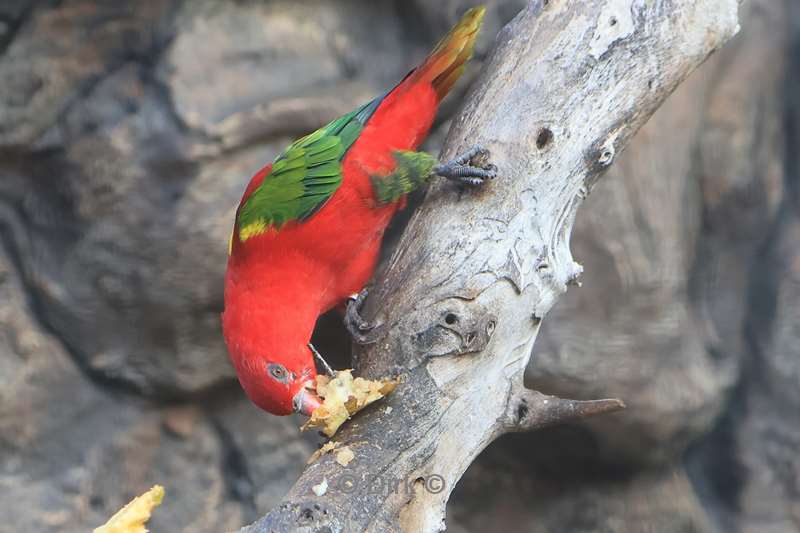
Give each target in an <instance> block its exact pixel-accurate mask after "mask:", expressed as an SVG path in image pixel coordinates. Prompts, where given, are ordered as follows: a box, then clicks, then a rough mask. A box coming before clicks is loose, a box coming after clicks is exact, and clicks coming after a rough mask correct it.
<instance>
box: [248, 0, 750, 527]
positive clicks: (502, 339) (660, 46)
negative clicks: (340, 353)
mask: <svg viewBox="0 0 800 533" xmlns="http://www.w3.org/2000/svg"><path fill="white" fill-rule="evenodd" d="M738 4H739V2H738V1H737V0H659V1H644V0H586V1H583V2H568V1H564V0H536V1H533V2H531V4H530V5H529V6H528V7H527V8H526V9H525V10H523V11H522V12H521V13H520V14H519V15H518V16H517V17H516V18H515V19H514V20H513V21H512V22H511V23H509V25H508V26H507V27H506V28H504V29H503V31H502V32H501V33H500V35H499V37H498V39H497V43H496V46H495V49H494V51H493V53H492V54H491V56H490V57H489V58H488V60H487V61H486V65H485V67H484V70H483V72H482V74H481V75H480V77H479V79H478V80H477V82H476V83H475V86H474V88H473V90H472V92H471V93H470V95H469V96H468V98H467V101H466V105H465V107H464V109H463V111H462V112H461V113H460V115H459V116H458V118H457V119H456V120H455V121H454V124H453V127H452V129H451V131H450V134H449V137H448V141H447V143H446V146H445V149H444V150H443V154H442V159H443V160H446V159H448V158H450V157H452V156H453V155H455V154H456V153H459V152H461V151H463V150H464V149H466V148H468V147H469V146H470V145H474V144H482V145H484V146H486V147H488V148H489V149H490V150H491V151H492V154H493V163H495V164H496V165H497V166H498V168H499V174H500V177H499V178H498V179H496V180H495V181H494V182H492V183H490V184H489V185H488V186H486V187H485V188H483V189H481V190H478V191H458V190H456V189H455V188H454V187H453V185H451V184H447V183H437V184H434V185H433V186H432V187H431V190H430V191H429V193H428V195H427V198H426V200H425V202H424V204H423V206H422V207H421V208H420V209H419V211H418V212H417V213H415V215H414V217H413V219H412V221H411V223H410V224H409V226H408V228H407V229H406V231H405V233H404V235H403V238H402V240H401V242H400V244H399V245H398V247H397V250H396V251H395V253H394V255H393V257H392V258H391V260H390V261H389V262H388V263H387V264H386V265H385V268H384V269H383V270H382V272H381V273H380V274H379V276H378V277H377V284H376V287H375V289H374V290H373V291H372V294H371V295H370V297H369V298H368V300H367V309H366V312H365V316H366V318H368V319H371V320H377V321H379V322H382V323H384V324H385V325H386V327H385V328H384V329H383V332H382V336H381V337H380V338H379V340H378V341H377V342H376V343H374V344H372V345H369V346H367V347H365V348H363V349H361V350H360V351H359V352H358V353H357V358H356V369H357V370H358V371H359V372H360V373H361V374H362V375H365V376H368V377H373V378H375V377H382V376H386V375H389V374H396V373H397V374H400V375H402V376H403V380H404V382H403V384H402V385H401V386H400V387H399V388H398V390H397V391H396V392H395V393H394V394H392V396H390V397H389V398H388V400H387V401H386V402H384V403H382V404H379V405H375V406H372V407H371V408H369V409H367V410H366V411H365V412H363V413H362V414H360V415H359V416H357V417H356V418H355V419H354V420H353V421H351V422H350V423H349V424H347V425H346V426H345V427H343V428H342V429H341V430H340V433H339V434H337V436H336V440H337V441H339V442H341V443H342V444H346V445H347V446H349V447H350V449H352V451H353V452H354V453H355V459H354V460H353V461H352V462H351V463H349V464H348V465H347V466H341V465H340V464H339V463H337V462H336V460H335V457H334V455H333V454H329V455H326V456H323V457H322V458H321V459H319V460H318V461H317V462H315V463H314V464H312V465H310V466H309V467H308V468H307V469H306V470H305V472H304V473H303V475H302V476H301V477H300V479H299V480H298V481H297V483H296V484H295V486H294V487H293V488H292V490H291V491H290V492H289V494H288V495H287V496H286V497H285V499H284V502H283V503H282V504H281V505H280V506H279V507H278V508H276V509H274V510H273V511H272V512H270V513H269V514H268V515H267V516H265V517H264V518H262V519H261V520H259V521H258V522H256V523H255V524H253V525H252V526H250V527H248V528H246V529H245V531H249V532H271V531H320V532H321V531H334V532H336V531H375V532H385V531H424V532H428V531H438V530H441V529H442V528H443V527H444V514H445V504H446V502H447V499H448V497H449V495H450V492H451V491H452V489H453V487H454V485H455V483H456V482H457V481H458V479H459V478H460V477H461V475H462V473H463V472H464V470H466V468H467V467H468V466H469V464H470V463H471V462H472V461H473V459H474V458H475V457H476V456H477V455H478V453H480V451H481V450H482V449H483V448H484V447H486V445H488V444H489V443H490V442H491V441H492V440H494V439H495V438H497V437H498V436H499V435H502V434H503V433H507V432H510V431H519V430H523V429H535V428H539V427H542V426H544V425H549V424H553V423H557V422H560V421H565V420H574V419H577V418H581V417H583V416H588V415H591V414H596V413H601V412H607V411H611V410H615V409H619V408H621V407H622V403H621V402H620V401H619V400H596V401H589V402H578V401H573V400H563V399H559V398H550V397H547V396H544V395H542V394H540V393H537V392H534V391H527V390H525V389H524V386H523V384H522V375H523V371H524V369H525V366H526V365H527V363H528V359H529V357H530V354H531V349H532V348H533V343H534V340H535V338H536V334H537V332H538V330H539V325H540V323H541V320H542V318H543V317H544V316H545V314H546V313H547V311H548V310H549V309H550V308H551V307H552V305H553V303H554V302H555V300H556V298H557V297H558V296H559V295H561V294H562V293H563V292H564V291H565V290H566V288H567V285H568V284H574V283H577V279H578V276H579V275H580V273H581V270H582V268H581V266H580V265H579V264H577V263H576V262H575V261H574V260H573V258H572V255H571V253H570V250H569V237H570V232H571V229H572V225H573V221H574V217H575V213H576V210H577V208H578V206H579V205H580V204H581V203H582V202H583V200H584V199H585V198H586V196H587V195H588V193H589V191H590V190H591V188H592V186H593V184H594V183H595V182H596V181H597V179H598V178H599V177H600V175H601V174H602V173H603V171H604V170H605V169H606V168H608V166H609V165H610V164H611V163H612V162H613V161H614V159H615V157H616V155H617V154H618V153H619V152H620V151H621V150H622V148H623V147H624V146H625V144H626V142H627V141H628V139H629V138H630V137H631V136H632V135H633V134H634V133H635V132H636V130H637V129H638V128H639V127H640V126H641V125H642V124H643V123H644V122H645V121H646V120H647V118H648V117H649V116H650V115H651V114H652V113H653V111H654V110H655V109H656V108H657V107H658V106H659V105H660V104H661V103H662V102H663V101H664V99H665V98H666V97H667V96H668V95H669V94H670V93H671V92H672V90H673V89H675V87H676V86H677V85H678V84H679V83H680V82H681V81H682V80H683V79H685V78H686V76H688V75H689V73H690V72H691V71H692V70H693V69H694V68H696V67H697V66H698V65H700V63H702V62H703V60H704V59H705V58H706V57H708V55H709V54H710V53H712V52H713V51H714V50H716V49H717V48H719V47H720V46H722V44H723V43H724V42H725V41H727V40H728V39H729V38H730V37H731V36H733V35H734V34H735V33H736V32H737V30H738V22H737V12H738ZM664 149H665V150H669V147H668V146H665V147H664Z"/></svg>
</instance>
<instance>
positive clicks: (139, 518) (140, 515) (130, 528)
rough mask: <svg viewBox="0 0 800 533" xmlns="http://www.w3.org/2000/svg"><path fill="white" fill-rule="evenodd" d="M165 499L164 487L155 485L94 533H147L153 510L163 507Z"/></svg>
mask: <svg viewBox="0 0 800 533" xmlns="http://www.w3.org/2000/svg"><path fill="white" fill-rule="evenodd" d="M163 499H164V487H162V486H161V485H155V486H154V487H153V488H152V489H150V490H148V491H147V492H145V493H144V494H142V495H141V496H137V497H136V498H134V499H133V500H131V502H130V503H128V505H126V506H125V507H123V508H122V509H120V510H119V511H117V513H116V514H115V515H114V516H112V517H111V518H110V519H109V520H108V522H106V523H105V524H103V525H102V526H100V527H98V528H96V529H95V530H94V533H147V531H148V529H147V528H146V527H145V526H144V525H145V524H146V523H147V521H148V520H150V514H151V513H152V512H153V509H155V508H156V507H158V506H159V505H161V500H163Z"/></svg>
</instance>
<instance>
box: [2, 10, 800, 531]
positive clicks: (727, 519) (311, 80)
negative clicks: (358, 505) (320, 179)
mask: <svg viewBox="0 0 800 533" xmlns="http://www.w3.org/2000/svg"><path fill="white" fill-rule="evenodd" d="M472 3H473V2H468V1H466V0H441V1H436V2H434V1H425V0H338V1H333V0H272V1H262V2H256V1H244V0H242V1H229V2H218V1H211V0H183V1H180V0H147V1H143V2H117V1H113V0H103V1H100V0H95V1H89V0H63V1H59V0H42V1H21V0H3V1H2V2H0V517H2V520H0V531H2V532H6V531H8V532H28V531H30V532H43V533H46V532H83V531H88V530H90V529H91V528H93V527H95V526H97V525H99V524H101V523H102V522H104V521H105V519H107V518H108V517H109V516H110V515H111V514H113V512H115V511H116V510H117V509H118V508H119V507H121V506H122V505H123V504H124V503H126V502H127V501H128V500H129V499H130V498H132V497H133V496H134V495H136V494H138V493H140V492H142V491H144V490H146V489H147V488H149V487H150V486H151V485H153V484H154V483H162V484H163V485H165V486H166V489H167V496H166V499H165V503H164V505H163V506H162V507H161V508H159V509H158V510H157V511H156V513H155V516H154V518H153V520H152V521H151V526H152V530H153V531H156V532H206V531H207V532H217V531H226V530H233V529H236V528H238V527H240V526H242V525H244V524H247V523H249V522H251V521H253V520H254V519H255V518H256V517H257V516H259V515H260V514H262V513H264V512H266V511H267V510H269V509H270V508H271V507H272V506H273V505H274V504H275V503H276V502H277V501H278V500H279V499H280V497H281V496H282V495H283V494H284V492H285V491H286V490H287V489H288V487H289V486H290V485H291V483H292V481H293V479H294V478H295V477H296V475H297V474H298V473H299V471H300V470H301V468H302V465H303V464H304V463H305V460H306V458H307V457H308V455H309V454H310V453H311V451H312V450H313V449H314V448H315V447H316V445H317V443H318V441H319V439H318V438H317V437H316V436H314V435H301V434H300V433H299V432H298V431H297V427H298V425H299V423H300V420H299V419H296V418H276V417H271V416H268V415H266V414H263V413H261V412H259V411H258V410H257V409H256V408H254V407H252V406H251V405H250V404H249V402H248V401H247V400H246V399H245V398H244V396H243V394H242V393H241V391H240V390H239V387H238V384H237V383H236V381H235V378H234V376H233V373H232V370H231V367H230V366H229V364H228V361H227V356H226V354H225V349H224V345H223V342H222V337H221V333H220V327H219V314H220V312H221V311H222V282H221V281H222V273H223V270H224V265H225V261H226V247H227V237H228V231H229V228H230V225H231V222H232V215H233V212H234V209H235V206H236V204H237V202H238V199H239V196H240V194H241V192H242V190H243V188H244V185H245V183H246V181H247V180H248V178H249V176H250V175H251V174H253V173H254V172H255V170H257V169H258V168H259V167H260V166H261V165H263V164H264V163H266V162H268V161H270V160H271V159H272V158H273V157H274V156H275V155H276V153H277V151H278V150H279V149H280V148H282V147H283V146H284V145H285V144H286V143H287V142H288V141H289V140H291V139H292V138H293V137H296V136H299V135H301V134H303V133H305V132H307V131H308V130H311V129H313V128H315V127H317V126H319V125H321V124H322V123H324V122H326V121H328V120H330V119H332V118H334V117H335V116H337V115H339V114H341V113H343V112H346V111H349V110H350V109H351V108H353V107H355V106H356V105H358V104H359V103H361V102H363V101H364V100H365V99H368V98H369V97H370V96H372V95H374V94H376V93H378V92H380V91H382V90H383V89H385V88H386V87H388V86H390V85H392V83H393V82H394V81H396V80H397V79H398V78H399V77H402V75H403V74H404V73H405V72H406V70H407V69H408V68H409V67H410V66H412V65H413V64H414V63H415V61H417V60H419V59H420V58H421V57H422V56H423V55H424V54H425V52H426V51H427V50H428V48H430V46H431V45H432V44H433V43H434V42H435V41H436V40H437V39H438V37H439V36H440V35H441V34H442V33H443V32H444V31H445V30H446V29H447V27H448V26H449V25H450V24H451V23H452V22H453V21H455V20H456V18H457V17H458V16H459V15H460V14H461V13H462V12H463V10H464V9H465V8H466V7H467V6H468V5H470V4H472ZM486 3H487V4H488V7H489V13H488V15H487V17H488V20H487V23H486V29H485V31H484V34H483V36H482V40H481V43H480V46H479V50H478V53H477V60H476V62H475V63H476V65H475V66H474V67H473V72H475V70H477V68H478V67H479V64H480V58H481V56H482V55H483V54H485V52H486V50H487V49H488V47H489V45H490V43H491V40H492V37H493V36H494V34H495V33H496V31H497V30H498V29H499V27H500V26H501V24H502V23H504V22H505V21H507V20H509V19H510V18H512V17H513V16H514V14H515V13H516V12H517V11H518V10H519V9H520V7H521V6H522V5H523V4H524V1H523V0H489V1H488V2H486ZM742 11H743V15H742V31H741V33H740V35H739V36H737V37H736V38H735V39H734V40H733V41H732V42H731V43H730V44H729V45H728V46H727V47H726V48H725V49H724V50H722V51H721V52H720V53H718V54H716V55H715V56H714V57H712V58H711V59H710V60H709V61H708V62H707V63H706V64H705V65H704V66H703V67H702V68H701V69H700V70H699V71H697V72H696V73H695V74H694V75H693V76H692V77H691V78H690V79H689V80H688V81H687V82H686V83H685V84H684V85H683V86H681V87H680V88H679V89H678V91H677V92H676V93H675V94H674V95H673V96H672V97H671V98H670V99H669V100H668V102H667V103H666V105H664V107H663V108H662V109H661V110H659V111H658V112H657V113H656V115H655V116H654V117H653V119H652V120H651V121H650V122H649V123H648V124H647V126H646V127H645V128H644V129H643V130H642V131H641V132H640V133H639V134H638V136H637V137H636V139H635V141H634V142H633V143H632V145H631V146H630V147H629V148H628V149H627V150H626V152H625V153H624V156H623V157H622V158H620V159H619V161H618V162H617V163H616V164H615V165H614V167H613V168H612V169H611V171H610V172H609V173H608V175H607V176H606V178H605V179H604V180H603V181H602V182H601V183H600V184H599V185H598V186H597V187H596V189H595V191H594V193H593V195H592V197H591V198H590V199H589V200H588V202H587V203H586V205H585V207H584V209H583V210H582V211H581V212H580V214H579V218H578V224H577V227H576V230H575V235H574V239H573V248H574V255H575V257H576V258H577V259H578V260H579V261H581V262H582V263H583V264H584V266H585V268H586V274H585V275H584V277H583V288H580V289H575V288H573V289H571V290H570V291H569V293H568V294H567V296H566V297H565V298H564V299H563V300H562V301H561V302H560V303H559V305H558V306H557V308H556V309H554V311H553V312H552V313H551V315H550V316H549V317H548V319H547V320H546V321H545V327H544V329H543V332H542V334H541V335H540V338H539V340H538V341H537V343H536V347H535V350H534V356H533V358H532V363H531V366H530V368H529V372H528V375H527V379H528V381H529V384H530V385H531V386H535V387H537V388H539V389H540V390H543V391H545V392H549V393H553V394H560V395H565V396H570V397H577V398H594V397H605V396H617V397H621V398H623V399H625V401H626V402H627V404H628V406H629V408H628V409H627V410H626V411H624V412H621V413H618V414H615V415H612V416H605V417H602V418H598V419H595V420H592V421H590V422H589V423H582V424H580V425H575V426H565V427H559V428H553V429H551V430H547V431H543V432H539V433H535V434H527V435H511V436H507V437H504V438H503V439H501V440H500V441H498V442H496V443H494V444H493V445H491V446H490V447H489V449H487V450H486V452H484V454H483V455H482V456H481V457H480V458H479V460H478V461H477V462H476V463H475V464H474V465H473V466H472V467H471V468H470V469H469V470H468V472H467V473H466V475H465V477H464V479H463V480H462V482H461V483H460V484H459V486H458V487H457V489H456V492H455V493H454V495H453V498H452V500H451V504H450V506H449V509H448V526H449V529H450V530H451V531H456V532H470V531H485V530H489V529H494V530H497V531H509V532H523V531H532V532H542V533H544V532H566V533H571V532H575V533H579V532H580V533H584V532H585V533H588V532H625V533H627V532H630V533H634V532H675V533H677V532H686V533H688V532H733V533H736V532H742V533H745V532H747V533H749V532H766V533H784V532H796V531H800V155H798V153H800V5H798V3H797V2H796V1H795V0H750V1H749V2H747V3H746V4H744V6H743V7H742ZM468 83H469V80H467V81H466V82H465V83H464V84H462V86H461V89H460V90H458V91H456V94H455V96H454V97H453V98H451V100H450V101H449V102H448V103H447V105H445V108H444V113H443V117H442V118H441V120H440V123H439V126H438V129H437V131H436V133H434V135H432V137H431V140H430V142H429V146H428V147H429V148H430V149H432V150H435V149H436V148H437V146H438V144H439V143H440V142H441V139H442V138H443V134H444V132H445V131H446V127H447V118H448V116H450V115H452V113H453V112H454V111H455V109H456V108H457V105H458V102H459V99H460V98H461V97H463V94H464V92H465V90H466V86H467V85H468ZM532 97H533V98H535V93H534V94H533V95H532ZM401 226H402V220H401V221H399V222H398V224H397V225H396V227H395V230H394V232H395V234H396V233H397V231H398V228H399V227H401ZM317 335H318V339H317V342H318V344H320V345H321V346H322V347H323V348H324V349H325V351H326V352H328V353H336V354H338V355H339V357H338V362H339V363H340V365H345V364H346V362H347V350H348V344H347V338H346V336H345V335H344V333H343V328H342V327H341V325H340V321H339V319H338V317H336V316H333V317H327V318H326V319H324V320H323V321H322V322H321V325H320V327H319V328H318V333H317Z"/></svg>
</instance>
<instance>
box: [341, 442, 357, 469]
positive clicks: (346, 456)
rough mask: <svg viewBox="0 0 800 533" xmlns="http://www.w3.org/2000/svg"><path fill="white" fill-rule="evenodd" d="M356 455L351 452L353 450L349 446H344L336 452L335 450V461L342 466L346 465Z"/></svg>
mask: <svg viewBox="0 0 800 533" xmlns="http://www.w3.org/2000/svg"><path fill="white" fill-rule="evenodd" d="M355 457H356V455H355V454H354V453H353V450H351V449H350V447H349V446H345V447H344V448H342V449H341V450H339V451H338V452H336V462H337V463H339V464H340V465H342V466H347V465H349V464H350V461H352V460H353V459H355Z"/></svg>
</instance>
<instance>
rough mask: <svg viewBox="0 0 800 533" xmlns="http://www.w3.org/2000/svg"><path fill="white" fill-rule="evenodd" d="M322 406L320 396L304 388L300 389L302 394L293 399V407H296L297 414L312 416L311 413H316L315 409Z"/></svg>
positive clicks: (299, 393)
mask: <svg viewBox="0 0 800 533" xmlns="http://www.w3.org/2000/svg"><path fill="white" fill-rule="evenodd" d="M320 405H322V402H321V401H320V398H319V396H317V394H316V393H315V392H314V391H312V390H310V389H308V388H306V387H303V388H302V389H300V392H298V393H297V394H295V395H294V398H292V406H293V407H294V412H295V413H300V414H301V415H305V416H311V413H313V412H314V409H316V408H317V407H319V406H320Z"/></svg>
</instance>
